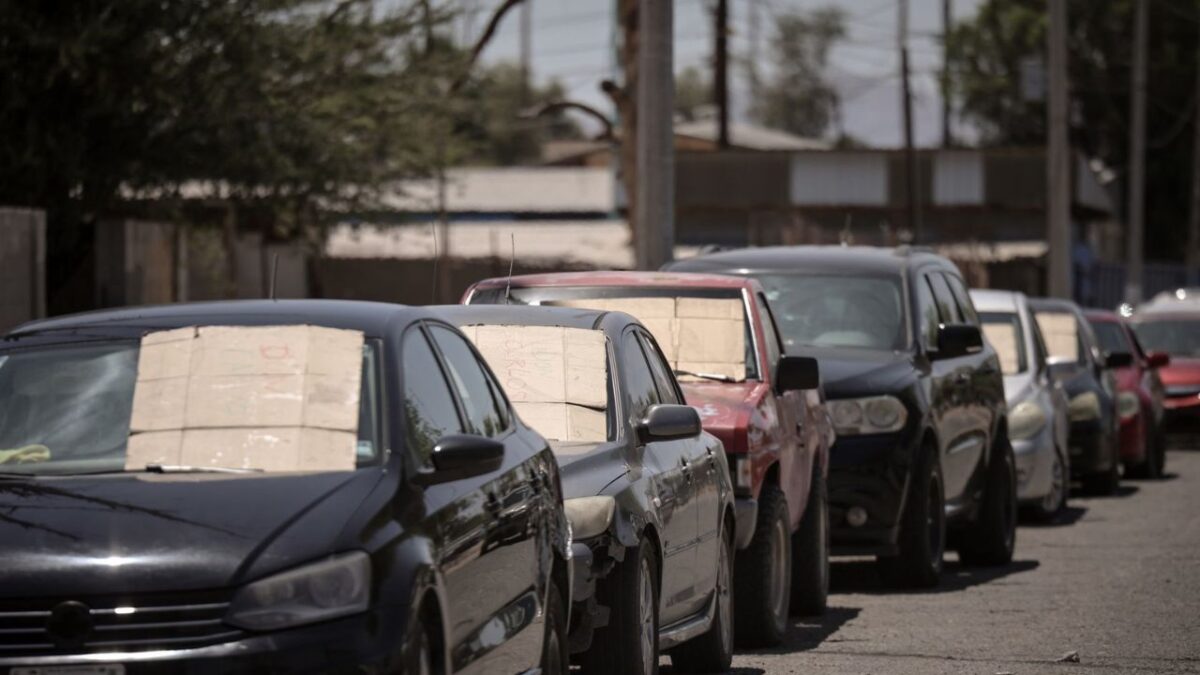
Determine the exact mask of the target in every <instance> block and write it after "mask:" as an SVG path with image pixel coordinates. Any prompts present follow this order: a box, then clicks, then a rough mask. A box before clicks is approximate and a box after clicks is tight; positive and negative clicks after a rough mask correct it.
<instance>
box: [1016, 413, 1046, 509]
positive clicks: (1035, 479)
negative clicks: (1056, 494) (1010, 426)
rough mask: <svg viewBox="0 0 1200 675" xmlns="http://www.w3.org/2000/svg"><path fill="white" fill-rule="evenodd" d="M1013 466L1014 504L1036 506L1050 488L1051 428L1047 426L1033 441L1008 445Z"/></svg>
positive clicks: (1026, 440) (1029, 439)
mask: <svg viewBox="0 0 1200 675" xmlns="http://www.w3.org/2000/svg"><path fill="white" fill-rule="evenodd" d="M1012 448H1013V459H1014V460H1016V464H1017V500H1018V501H1021V502H1036V501H1038V500H1040V499H1042V498H1043V497H1045V496H1046V495H1048V494H1050V491H1051V490H1052V489H1053V487H1054V453H1055V452H1057V449H1055V447H1054V427H1053V426H1052V425H1049V424H1047V425H1046V426H1045V428H1043V429H1042V430H1041V431H1039V432H1038V433H1037V435H1035V436H1034V437H1033V438H1026V439H1023V440H1019V441H1013V442H1012Z"/></svg>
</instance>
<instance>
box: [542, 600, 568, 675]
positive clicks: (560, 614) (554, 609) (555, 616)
mask: <svg viewBox="0 0 1200 675" xmlns="http://www.w3.org/2000/svg"><path fill="white" fill-rule="evenodd" d="M545 628H546V631H545V636H544V637H543V638H542V664H541V667H542V675H566V674H567V673H569V672H570V669H571V665H570V661H569V660H568V656H567V612H566V604H565V603H564V602H563V597H562V593H561V592H560V591H559V590H558V584H557V583H555V582H554V580H553V579H551V580H550V587H549V588H548V589H546V624H545Z"/></svg>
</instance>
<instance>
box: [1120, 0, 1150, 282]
mask: <svg viewBox="0 0 1200 675" xmlns="http://www.w3.org/2000/svg"><path fill="white" fill-rule="evenodd" d="M1134 11H1136V12H1137V18H1136V19H1135V20H1134V38H1133V97H1132V100H1131V102H1130V111H1129V117H1130V119H1131V120H1132V122H1131V123H1130V125H1129V126H1130V129H1129V135H1130V137H1129V211H1128V214H1127V216H1126V217H1127V218H1128V219H1129V221H1128V222H1129V244H1128V246H1129V264H1128V266H1127V267H1128V268H1127V270H1126V273H1125V302H1127V303H1129V304H1131V305H1136V304H1137V303H1139V302H1141V300H1142V262H1143V260H1142V257H1143V254H1142V248H1143V246H1142V244H1143V242H1142V240H1143V236H1142V235H1143V232H1144V231H1145V225H1144V224H1145V216H1146V48H1147V44H1146V41H1147V40H1148V39H1149V32H1150V29H1149V25H1148V24H1149V3H1148V2H1147V0H1137V6H1136V7H1135V10H1134Z"/></svg>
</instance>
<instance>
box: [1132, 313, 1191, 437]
mask: <svg viewBox="0 0 1200 675" xmlns="http://www.w3.org/2000/svg"><path fill="white" fill-rule="evenodd" d="M1130 322H1131V326H1132V327H1133V332H1134V333H1137V336H1138V340H1139V341H1140V342H1141V343H1142V345H1143V346H1145V347H1146V349H1149V350H1152V351H1159V352H1163V353H1166V354H1169V355H1170V357H1171V362H1170V364H1169V365H1167V366H1166V367H1164V368H1161V369H1160V371H1159V376H1160V377H1161V378H1162V383H1163V387H1164V389H1165V390H1166V398H1165V399H1164V401H1163V406H1164V407H1165V408H1166V415H1165V417H1164V419H1163V429H1164V431H1165V432H1166V434H1167V437H1168V439H1169V440H1170V441H1171V443H1172V445H1186V446H1187V447H1196V442H1197V441H1198V440H1200V310H1197V309H1193V308H1190V307H1189V308H1174V307H1172V306H1170V305H1164V306H1162V308H1161V309H1159V308H1157V306H1156V307H1153V308H1150V309H1147V310H1144V311H1139V312H1138V313H1137V314H1135V315H1134V316H1133V318H1132V319H1130Z"/></svg>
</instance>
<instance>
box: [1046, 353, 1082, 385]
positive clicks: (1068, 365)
mask: <svg viewBox="0 0 1200 675" xmlns="http://www.w3.org/2000/svg"><path fill="white" fill-rule="evenodd" d="M1077 365H1078V364H1077V363H1076V362H1075V361H1074V360H1072V359H1069V358H1067V357H1065V356H1051V357H1049V358H1047V359H1046V372H1048V373H1049V374H1050V378H1051V379H1052V380H1063V379H1065V378H1067V377H1068V376H1070V374H1071V372H1072V371H1073V370H1075V367H1076V366H1077Z"/></svg>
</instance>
